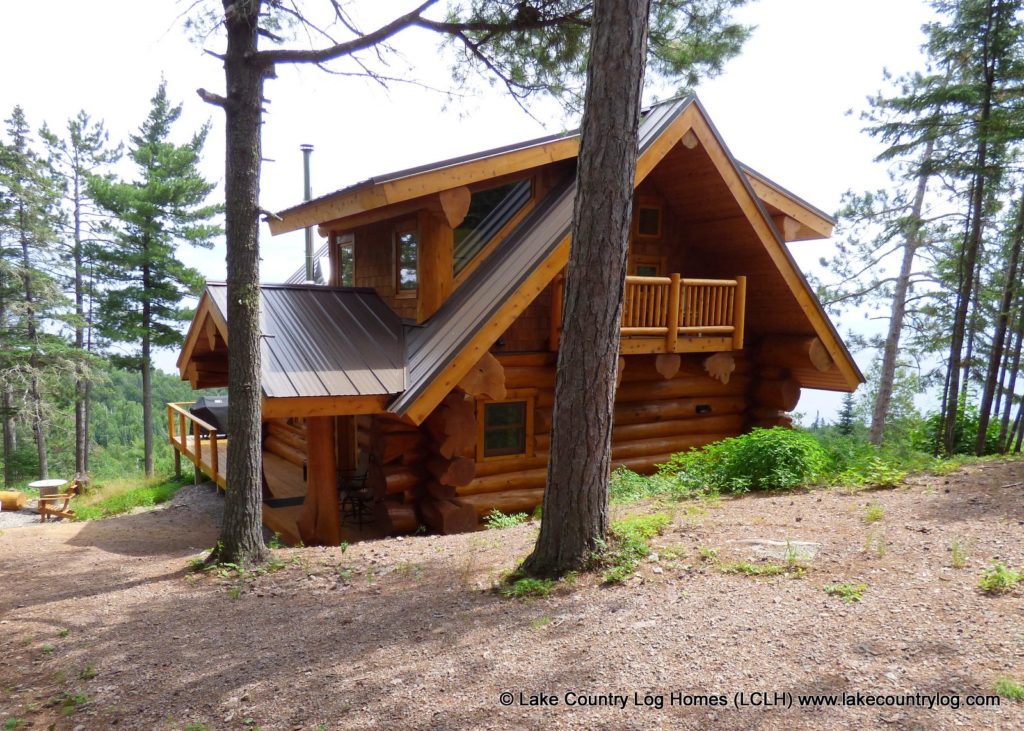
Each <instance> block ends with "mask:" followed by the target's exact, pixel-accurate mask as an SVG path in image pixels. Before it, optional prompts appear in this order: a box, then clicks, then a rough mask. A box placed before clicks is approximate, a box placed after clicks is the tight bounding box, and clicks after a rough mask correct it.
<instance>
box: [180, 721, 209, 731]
mask: <svg viewBox="0 0 1024 731" xmlns="http://www.w3.org/2000/svg"><path fill="white" fill-rule="evenodd" d="M185 731H207V728H206V724H205V723H203V722H202V721H193V722H192V723H186V724H185Z"/></svg>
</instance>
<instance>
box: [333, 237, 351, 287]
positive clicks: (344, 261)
mask: <svg viewBox="0 0 1024 731" xmlns="http://www.w3.org/2000/svg"><path fill="white" fill-rule="evenodd" d="M331 235H332V237H333V238H334V245H335V247H336V249H335V257H336V258H335V259H334V266H336V267H337V271H336V272H334V273H333V277H332V281H333V283H334V286H336V287H354V286H356V260H355V241H354V240H353V238H352V234H331Z"/></svg>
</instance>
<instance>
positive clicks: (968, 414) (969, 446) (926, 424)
mask: <svg viewBox="0 0 1024 731" xmlns="http://www.w3.org/2000/svg"><path fill="white" fill-rule="evenodd" d="M980 421H981V419H980V416H979V414H978V407H976V406H974V405H973V404H966V405H965V404H963V403H961V404H960V406H959V407H958V408H957V412H956V428H955V429H954V431H953V451H952V453H951V454H974V445H975V441H977V439H978V427H979V426H980ZM941 424H942V414H940V413H938V412H935V413H933V414H929V415H928V416H926V417H925V419H924V421H923V422H922V424H921V426H920V428H919V429H918V430H917V431H916V432H915V433H914V435H913V443H914V446H915V447H916V448H917V449H920V450H921V451H924V452H934V451H935V450H936V448H937V447H938V445H940V444H941V440H940V439H939V427H940V426H941ZM998 450H999V420H998V419H992V420H991V421H990V422H989V425H988V431H986V433H985V454H995V453H996V452H997V451H998Z"/></svg>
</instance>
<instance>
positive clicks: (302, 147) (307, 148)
mask: <svg viewBox="0 0 1024 731" xmlns="http://www.w3.org/2000/svg"><path fill="white" fill-rule="evenodd" d="M299 149H300V150H302V151H303V152H307V151H308V152H312V151H313V145H311V144H309V143H308V142H306V143H304V144H302V145H299Z"/></svg>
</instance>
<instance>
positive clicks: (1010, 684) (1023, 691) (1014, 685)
mask: <svg viewBox="0 0 1024 731" xmlns="http://www.w3.org/2000/svg"><path fill="white" fill-rule="evenodd" d="M994 688H995V691H996V693H997V694H998V695H1001V696H1002V697H1003V698H1008V699H1010V700H1011V701H1024V685H1022V684H1021V683H1018V682H1017V681H1016V680H1014V679H1013V678H1011V677H1010V676H1008V675H1004V676H1003V677H1001V678H999V679H998V680H996V682H995V686H994Z"/></svg>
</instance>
